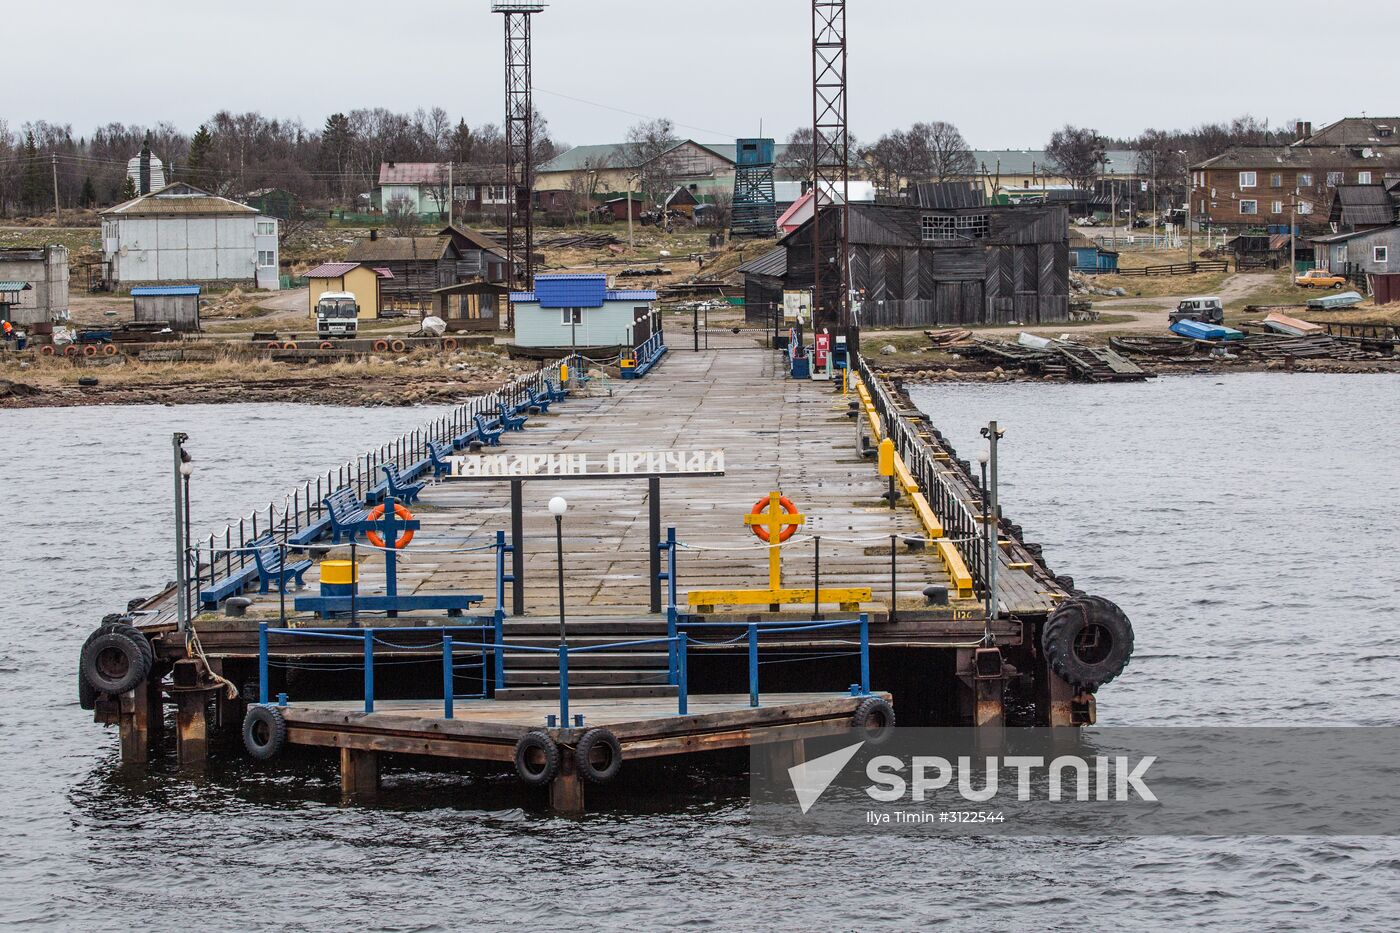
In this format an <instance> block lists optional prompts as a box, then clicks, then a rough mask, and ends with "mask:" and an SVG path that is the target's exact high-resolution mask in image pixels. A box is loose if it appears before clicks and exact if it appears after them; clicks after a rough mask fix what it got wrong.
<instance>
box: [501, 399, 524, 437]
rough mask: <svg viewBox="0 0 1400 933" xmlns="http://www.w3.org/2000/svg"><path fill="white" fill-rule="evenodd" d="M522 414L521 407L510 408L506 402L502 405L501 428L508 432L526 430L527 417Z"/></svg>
mask: <svg viewBox="0 0 1400 933" xmlns="http://www.w3.org/2000/svg"><path fill="white" fill-rule="evenodd" d="M519 412H520V407H519V406H516V407H514V408H510V407H508V406H507V405H506V403H505V402H502V403H501V428H502V429H503V430H506V431H523V430H525V422H526V420H528V419H526V417H525V416H524V415H522V414H520V413H519Z"/></svg>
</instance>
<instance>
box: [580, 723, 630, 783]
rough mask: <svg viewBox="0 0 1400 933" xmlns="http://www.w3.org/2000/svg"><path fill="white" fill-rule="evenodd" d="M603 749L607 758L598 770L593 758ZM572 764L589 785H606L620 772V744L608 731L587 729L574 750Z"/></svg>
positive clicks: (610, 731)
mask: <svg viewBox="0 0 1400 933" xmlns="http://www.w3.org/2000/svg"><path fill="white" fill-rule="evenodd" d="M603 749H606V751H607V756H608V757H607V761H606V763H605V764H604V765H603V767H601V768H600V767H598V766H597V765H596V764H594V762H593V756H594V754H595V753H596V752H598V751H600V750H603ZM574 764H575V765H576V766H577V767H578V773H579V774H581V775H582V776H583V779H584V780H586V781H588V782H589V783H590V784H606V783H607V782H608V781H611V780H612V779H613V778H615V777H617V773H618V772H619V771H621V770H622V744H621V743H620V742H618V740H617V736H615V735H613V734H612V730H610V729H589V730H588V731H587V732H585V733H584V734H583V737H582V738H581V739H579V740H578V745H577V746H576V747H575V748H574Z"/></svg>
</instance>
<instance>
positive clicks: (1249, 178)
mask: <svg viewBox="0 0 1400 933" xmlns="http://www.w3.org/2000/svg"><path fill="white" fill-rule="evenodd" d="M1257 184H1259V173H1258V172H1240V187H1241V188H1253V187H1254V186H1255V185H1257Z"/></svg>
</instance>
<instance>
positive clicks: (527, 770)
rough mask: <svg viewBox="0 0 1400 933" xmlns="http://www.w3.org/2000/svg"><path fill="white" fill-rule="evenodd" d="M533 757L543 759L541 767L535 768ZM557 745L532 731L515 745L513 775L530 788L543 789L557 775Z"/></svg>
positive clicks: (545, 736)
mask: <svg viewBox="0 0 1400 933" xmlns="http://www.w3.org/2000/svg"><path fill="white" fill-rule="evenodd" d="M533 755H539V756H540V757H541V758H543V759H544V763H543V765H542V766H541V767H539V768H535V767H534V763H533V761H532V756H533ZM559 760H560V758H559V745H558V743H556V742H555V741H554V740H553V739H551V738H550V737H549V736H548V735H546V734H544V733H543V732H540V731H538V730H532V731H530V732H527V733H525V734H524V735H522V736H521V737H520V740H519V741H518V742H516V743H515V773H516V774H517V775H519V776H520V780H521V781H522V782H524V783H525V784H527V785H528V786H530V787H545V786H547V785H548V784H549V782H550V781H552V780H554V778H555V776H556V775H558V774H559Z"/></svg>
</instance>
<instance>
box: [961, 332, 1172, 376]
mask: <svg viewBox="0 0 1400 933" xmlns="http://www.w3.org/2000/svg"><path fill="white" fill-rule="evenodd" d="M957 352H958V354H959V355H961V356H963V357H966V358H969V359H974V360H979V361H981V362H984V363H987V364H990V365H995V366H1000V367H1002V368H1003V369H1016V370H1020V371H1021V372H1025V373H1031V374H1033V375H1038V376H1061V377H1065V378H1070V379H1075V380H1078V381H1080V382H1142V381H1143V380H1146V379H1150V378H1152V374H1151V373H1149V372H1148V371H1147V370H1145V369H1143V368H1142V367H1141V366H1139V365H1137V364H1136V363H1134V362H1132V361H1131V360H1129V359H1127V358H1126V357H1124V356H1122V355H1121V354H1119V353H1118V352H1116V351H1115V350H1112V349H1110V348H1108V347H1090V346H1085V345H1083V344H1078V343H1071V342H1068V341H1062V340H1052V341H1049V342H1048V343H1047V344H1046V345H1045V346H1044V347H1031V346H1025V345H1023V344H1021V343H1012V342H1010V341H1006V340H985V339H978V340H974V341H972V343H971V344H969V345H967V346H960V347H958V348H957Z"/></svg>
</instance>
